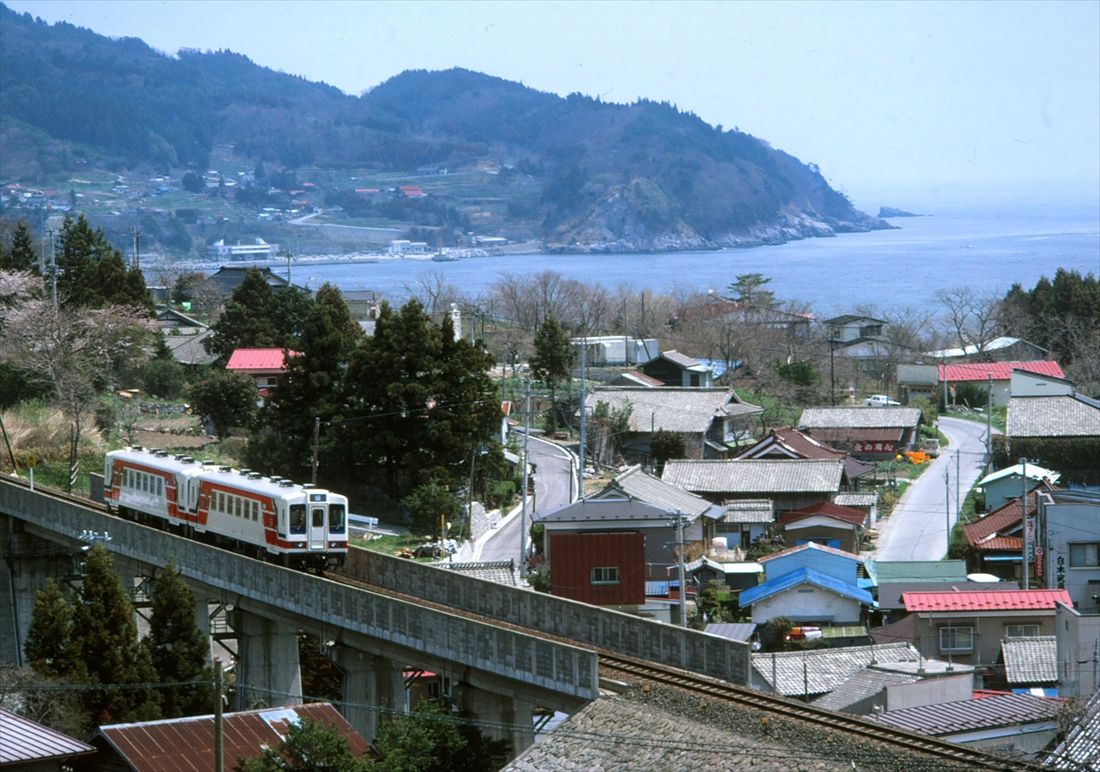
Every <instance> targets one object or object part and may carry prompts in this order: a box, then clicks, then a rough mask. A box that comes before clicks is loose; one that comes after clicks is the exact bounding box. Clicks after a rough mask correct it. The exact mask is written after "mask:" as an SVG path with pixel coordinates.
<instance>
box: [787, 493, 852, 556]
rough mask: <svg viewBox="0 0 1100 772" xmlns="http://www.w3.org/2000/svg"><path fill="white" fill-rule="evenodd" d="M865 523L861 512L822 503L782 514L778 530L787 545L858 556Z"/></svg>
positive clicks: (826, 502)
mask: <svg viewBox="0 0 1100 772" xmlns="http://www.w3.org/2000/svg"><path fill="white" fill-rule="evenodd" d="M868 519H869V517H868V515H867V513H866V512H864V511H863V510H861V509H853V508H852V507H844V506H841V505H840V504H834V503H833V502H831V501H821V502H818V503H816V504H811V505H809V506H807V507H802V508H801V509H792V510H790V511H788V512H784V513H783V514H782V515H780V516H779V527H780V529H781V530H782V531H783V540H784V542H785V543H786V544H792V545H795V546H798V545H801V544H807V543H809V542H816V543H818V544H824V545H826V546H829V547H835V548H836V549H840V550H845V551H846V552H851V553H857V552H859V546H860V541H861V539H862V538H863V532H864V530H865V529H866V528H867V521H868Z"/></svg>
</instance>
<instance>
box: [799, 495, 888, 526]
mask: <svg viewBox="0 0 1100 772" xmlns="http://www.w3.org/2000/svg"><path fill="white" fill-rule="evenodd" d="M816 516H821V517H828V518H831V519H833V520H840V521H841V522H844V523H851V524H852V525H865V524H866V523H867V517H868V515H867V513H866V512H864V511H863V510H861V509H852V508H851V507H842V506H840V505H839V504H834V503H833V502H831V501H822V502H820V503H818V504H811V505H809V506H808V507H801V508H800V509H792V510H790V511H788V512H784V513H783V514H782V515H780V516H779V522H780V523H781V524H782V525H787V524H788V523H795V522H798V521H799V520H805V519H806V518H808V517H816Z"/></svg>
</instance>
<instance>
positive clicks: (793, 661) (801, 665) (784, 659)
mask: <svg viewBox="0 0 1100 772" xmlns="http://www.w3.org/2000/svg"><path fill="white" fill-rule="evenodd" d="M773 657H774V668H773ZM919 660H920V652H918V651H917V650H916V649H915V648H914V647H913V646H912V644H909V643H904V642H902V643H884V644H876V645H873V646H845V647H843V648H839V649H810V650H808V651H783V652H778V653H776V654H753V655H752V668H753V678H754V679H756V680H758V681H763V682H764V683H766V684H767V685H768V686H769V687H772V689H773V690H774V691H776V692H778V693H779V694H782V695H784V696H787V697H790V696H795V695H803V694H811V695H813V694H824V693H825V692H831V691H832V690H833V689H835V688H837V687H838V686H840V685H841V684H842V683H844V682H845V681H847V680H848V679H849V678H851V677H852V675H854V674H855V673H857V672H859V671H860V670H863V669H865V668H867V667H868V666H869V665H870V664H871V663H872V662H880V663H886V662H918V661H919ZM773 670H774V673H775V681H776V682H777V683H773V680H772V673H773Z"/></svg>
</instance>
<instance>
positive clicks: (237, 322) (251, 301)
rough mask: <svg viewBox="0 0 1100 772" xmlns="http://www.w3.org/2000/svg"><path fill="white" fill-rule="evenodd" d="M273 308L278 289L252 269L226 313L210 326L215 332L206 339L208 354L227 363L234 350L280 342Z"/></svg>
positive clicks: (227, 305)
mask: <svg viewBox="0 0 1100 772" xmlns="http://www.w3.org/2000/svg"><path fill="white" fill-rule="evenodd" d="M274 308H275V292H274V290H272V289H271V285H269V284H268V283H267V282H266V281H265V280H264V277H263V274H262V273H260V271H259V270H257V269H255V268H249V269H248V270H247V271H245V274H244V280H243V281H241V283H240V285H239V286H238V287H237V289H236V290H234V292H233V297H232V298H230V300H229V302H228V303H227V304H226V306H225V312H224V313H223V314H222V315H221V317H220V318H219V319H218V321H217V322H216V323H215V324H214V326H213V327H211V328H210V329H211V331H212V332H213V334H212V335H210V337H208V338H207V339H206V340H205V341H203V346H205V347H206V351H207V353H209V354H213V355H214V356H216V357H217V358H218V363H219V364H221V365H223V366H224V365H225V363H226V362H228V361H229V356H230V355H231V354H232V353H233V350H234V349H238V348H263V347H267V346H278V345H281V341H280V340H279V334H278V332H277V331H276V329H275V323H274V321H273V317H274V313H273V309H274Z"/></svg>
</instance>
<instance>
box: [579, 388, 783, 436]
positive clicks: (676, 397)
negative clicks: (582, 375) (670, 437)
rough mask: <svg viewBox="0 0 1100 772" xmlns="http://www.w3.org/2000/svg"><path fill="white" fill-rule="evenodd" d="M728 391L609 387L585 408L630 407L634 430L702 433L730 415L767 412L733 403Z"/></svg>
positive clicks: (587, 399)
mask: <svg viewBox="0 0 1100 772" xmlns="http://www.w3.org/2000/svg"><path fill="white" fill-rule="evenodd" d="M731 394H732V393H731V392H730V391H729V390H728V389H698V388H696V389H692V388H678V387H672V386H663V387H661V388H653V389H650V388H646V387H643V386H605V387H601V388H597V389H596V390H595V391H593V392H592V393H590V394H588V395H587V397H585V402H584V405H585V409H586V410H588V411H589V412H591V411H593V410H595V409H596V406H597V405H598V404H599V403H600V402H606V403H607V405H608V407H610V408H611V409H612V410H618V409H621V408H624V407H626V406H628V405H629V406H630V408H631V411H630V431H632V432H639V433H649V432H653V431H660V430H664V431H668V432H683V433H692V434H701V433H702V432H705V431H706V430H707V429H709V428H710V425H711V424H712V423H713V422H714V419H715V418H717V417H720V416H726V415H754V414H757V413H761V412H763V408H761V407H758V406H757V405H748V404H743V403H737V402H731V399H732V397H731Z"/></svg>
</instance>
